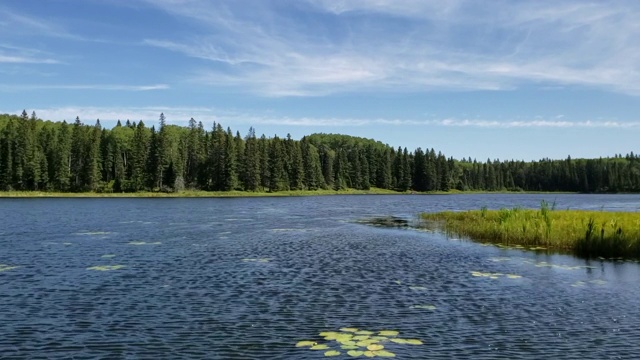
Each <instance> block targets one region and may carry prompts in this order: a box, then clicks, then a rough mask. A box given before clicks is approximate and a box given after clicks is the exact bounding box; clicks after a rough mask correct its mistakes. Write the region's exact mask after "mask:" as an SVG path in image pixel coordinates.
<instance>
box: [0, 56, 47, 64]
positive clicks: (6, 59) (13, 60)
mask: <svg viewBox="0 0 640 360" xmlns="http://www.w3.org/2000/svg"><path fill="white" fill-rule="evenodd" d="M0 63H9V64H58V63H59V61H57V60H54V59H39V58H31V57H24V56H11V55H3V54H0Z"/></svg>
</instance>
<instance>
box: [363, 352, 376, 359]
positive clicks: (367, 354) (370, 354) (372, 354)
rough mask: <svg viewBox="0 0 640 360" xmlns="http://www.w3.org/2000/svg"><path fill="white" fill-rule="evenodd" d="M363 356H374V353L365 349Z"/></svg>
mask: <svg viewBox="0 0 640 360" xmlns="http://www.w3.org/2000/svg"><path fill="white" fill-rule="evenodd" d="M364 356H366V357H371V358H372V357H376V354H375V353H374V352H373V351H365V352H364Z"/></svg>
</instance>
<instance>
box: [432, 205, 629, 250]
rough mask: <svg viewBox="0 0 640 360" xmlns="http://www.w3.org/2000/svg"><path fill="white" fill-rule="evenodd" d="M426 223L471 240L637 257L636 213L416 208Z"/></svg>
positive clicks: (548, 208) (549, 207) (551, 208)
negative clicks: (435, 210) (426, 210)
mask: <svg viewBox="0 0 640 360" xmlns="http://www.w3.org/2000/svg"><path fill="white" fill-rule="evenodd" d="M422 219H423V220H424V221H425V222H426V223H427V224H431V225H432V226H437V227H439V228H441V229H443V230H444V231H446V232H448V233H452V234H456V235H458V236H466V237H469V238H470V239H472V240H476V241H483V242H493V243H500V244H504V245H509V246H514V245H520V246H524V247H530V248H541V247H543V248H548V249H557V250H568V251H571V252H573V253H575V254H576V255H580V256H583V257H598V256H601V257H608V258H611V257H628V258H640V213H637V212H635V213H632V212H606V211H585V210H555V204H552V205H550V204H548V203H547V202H544V201H543V202H542V203H541V205H540V209H539V210H533V209H522V208H518V207H516V208H512V209H500V210H487V209H486V208H482V209H481V210H472V211H465V212H451V211H447V212H440V213H431V214H422Z"/></svg>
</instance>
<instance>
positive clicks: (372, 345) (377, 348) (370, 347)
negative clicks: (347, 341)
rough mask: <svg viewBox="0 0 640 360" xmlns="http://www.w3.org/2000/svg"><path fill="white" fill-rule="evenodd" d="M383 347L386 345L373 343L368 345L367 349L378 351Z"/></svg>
mask: <svg viewBox="0 0 640 360" xmlns="http://www.w3.org/2000/svg"><path fill="white" fill-rule="evenodd" d="M382 349H384V346H383V345H380V344H371V345H369V346H367V350H370V351H378V350H382Z"/></svg>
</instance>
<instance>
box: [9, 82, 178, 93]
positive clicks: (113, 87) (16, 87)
mask: <svg viewBox="0 0 640 360" xmlns="http://www.w3.org/2000/svg"><path fill="white" fill-rule="evenodd" d="M166 89H169V85H166V84H153V85H121V84H55V85H35V84H34V85H28V84H27V85H23V84H12V85H3V84H0V91H29V90H104V91H153V90H166Z"/></svg>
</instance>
